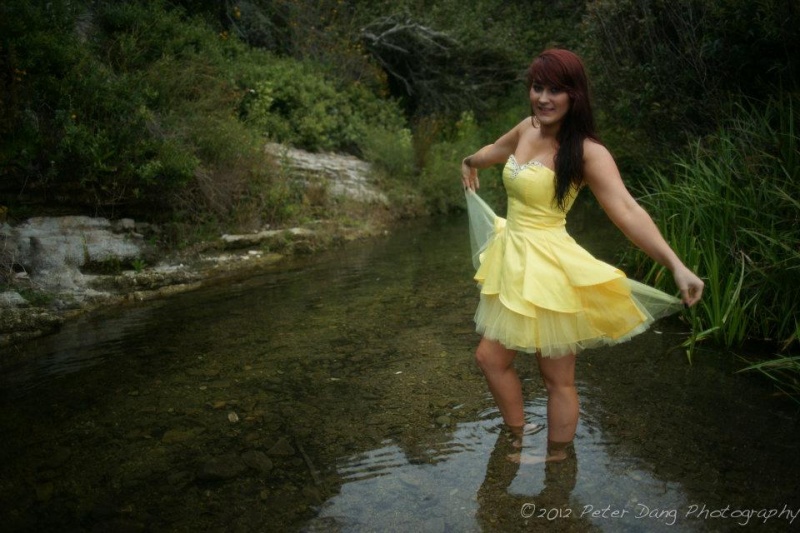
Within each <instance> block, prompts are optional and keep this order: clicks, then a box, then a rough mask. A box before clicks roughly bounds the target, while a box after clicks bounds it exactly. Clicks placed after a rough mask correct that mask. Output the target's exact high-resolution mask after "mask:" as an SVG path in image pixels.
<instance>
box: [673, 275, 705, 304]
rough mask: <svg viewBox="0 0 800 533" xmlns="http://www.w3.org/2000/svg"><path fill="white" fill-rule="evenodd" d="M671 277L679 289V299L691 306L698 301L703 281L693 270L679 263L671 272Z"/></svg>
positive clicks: (701, 292) (701, 294) (701, 293)
mask: <svg viewBox="0 0 800 533" xmlns="http://www.w3.org/2000/svg"><path fill="white" fill-rule="evenodd" d="M672 277H673V278H674V279H675V284H676V285H677V286H678V289H679V290H680V291H681V300H682V301H683V303H684V304H686V305H687V306H688V307H691V306H693V305H694V304H696V303H697V302H698V301H700V298H701V297H702V296H703V287H704V285H705V283H703V280H701V279H700V278H698V277H697V275H695V273H694V272H692V271H691V270H689V269H688V268H686V267H685V266H683V265H681V267H680V268H679V269H677V270H675V272H673V273H672Z"/></svg>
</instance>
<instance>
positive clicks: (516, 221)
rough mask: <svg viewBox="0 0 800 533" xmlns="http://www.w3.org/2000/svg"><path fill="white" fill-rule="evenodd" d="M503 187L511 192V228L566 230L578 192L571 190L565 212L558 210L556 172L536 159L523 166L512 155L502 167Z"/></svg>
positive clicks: (509, 193)
mask: <svg viewBox="0 0 800 533" xmlns="http://www.w3.org/2000/svg"><path fill="white" fill-rule="evenodd" d="M503 184H504V185H505V187H506V192H507V193H508V216H507V218H508V226H509V229H515V228H518V229H521V230H524V229H545V228H555V227H563V226H564V225H565V224H566V215H567V212H569V210H570V208H571V207H572V204H573V203H574V202H575V198H576V197H577V191H576V190H574V189H572V190H571V191H570V193H569V196H568V197H567V201H566V210H565V211H562V210H561V209H559V208H558V206H557V205H556V204H555V201H554V196H555V174H554V172H553V171H552V170H551V169H550V168H548V167H547V166H545V165H543V164H542V163H540V162H539V161H536V160H533V161H529V162H527V163H524V164H522V165H520V164H519V163H518V162H517V159H516V158H515V157H514V155H513V154H512V155H511V156H509V158H508V161H507V162H506V166H505V167H504V168H503Z"/></svg>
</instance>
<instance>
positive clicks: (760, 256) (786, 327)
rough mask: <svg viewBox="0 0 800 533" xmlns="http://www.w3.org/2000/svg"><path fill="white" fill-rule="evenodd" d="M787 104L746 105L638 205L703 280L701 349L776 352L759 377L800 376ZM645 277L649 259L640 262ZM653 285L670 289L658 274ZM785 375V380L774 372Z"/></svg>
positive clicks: (654, 180)
mask: <svg viewBox="0 0 800 533" xmlns="http://www.w3.org/2000/svg"><path fill="white" fill-rule="evenodd" d="M798 111H800V110H799V109H798V105H797V102H796V101H794V100H792V99H790V98H788V97H787V98H786V99H783V100H772V101H769V102H761V103H752V104H750V105H741V106H738V107H737V108H736V109H735V113H734V114H733V116H734V118H732V119H731V120H730V121H728V122H727V123H726V124H724V125H723V127H722V129H720V131H719V132H717V133H716V134H715V135H713V136H709V137H707V138H704V139H702V140H701V141H698V142H697V143H696V144H695V145H694V146H693V147H692V149H691V150H690V151H689V152H688V153H687V154H686V155H681V156H678V157H677V159H676V165H675V172H673V173H667V172H663V171H652V172H651V173H650V174H649V175H648V177H647V180H648V181H647V183H646V186H645V187H644V189H645V190H644V191H643V194H642V196H641V198H640V200H641V202H642V204H643V205H644V206H645V208H646V209H648V211H649V212H650V213H651V214H652V215H653V216H654V218H655V219H656V221H657V223H658V224H659V227H660V228H661V229H662V232H663V233H664V236H665V238H666V239H667V240H668V241H669V242H670V244H671V245H672V247H673V248H674V249H675V251H676V252H677V253H678V255H679V256H680V257H682V258H683V260H684V262H685V263H686V264H687V266H689V267H690V268H692V269H694V270H695V271H696V272H697V273H698V274H699V275H700V276H701V277H703V279H704V281H705V283H706V287H705V292H704V296H703V299H702V301H701V302H700V304H698V306H697V308H696V309H695V310H693V311H692V312H691V318H692V323H693V325H694V333H693V335H692V337H691V338H690V339H689V340H688V341H687V343H686V347H687V348H689V356H690V357H691V355H692V352H693V349H694V347H695V346H696V344H697V343H698V342H701V341H702V342H711V343H714V344H717V345H720V346H724V347H726V348H735V347H740V346H742V345H743V343H745V342H747V341H749V340H759V341H768V342H771V343H773V344H774V345H775V346H776V351H777V352H779V354H778V359H776V360H779V361H783V362H784V363H786V362H787V361H791V362H792V363H793V364H782V365H776V366H771V365H770V364H766V363H763V364H762V363H758V364H753V365H751V366H749V367H748V368H749V369H751V370H760V371H762V372H770V376H771V377H776V376H780V379H781V383H783V384H784V386H788V385H787V383H789V382H791V381H792V380H787V379H786V376H787V375H789V374H792V372H795V373H796V371H797V369H798V366H797V364H796V359H792V358H791V357H790V356H788V355H787V354H788V353H790V352H792V351H796V350H797V349H798V340H797V328H798V311H799V310H800V199H799V198H798V189H800V187H799V186H798V183H799V182H800V139H798V133H799V131H798V129H797V127H796V126H797V124H798V122H800V112H798ZM635 261H636V262H637V264H638V265H639V267H640V268H642V269H644V268H645V265H647V264H648V260H647V259H646V258H645V257H644V256H643V255H642V254H639V253H637V254H636V260H635ZM646 277H647V278H648V279H650V280H652V281H653V282H654V283H656V284H657V285H661V286H662V288H667V286H665V283H667V284H668V283H669V282H667V281H665V280H667V279H669V278H670V276H664V275H663V271H662V269H660V268H650V270H649V272H647V273H646ZM776 368H780V372H776V371H775V369H776Z"/></svg>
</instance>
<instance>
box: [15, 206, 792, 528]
mask: <svg viewBox="0 0 800 533" xmlns="http://www.w3.org/2000/svg"><path fill="white" fill-rule="evenodd" d="M595 209H596V208H594V207H592V206H590V205H583V206H576V208H575V211H574V213H573V214H574V215H575V216H574V217H573V219H572V221H571V226H572V231H573V234H574V235H575V236H576V238H577V239H578V240H579V241H580V242H583V243H585V244H586V245H587V248H589V249H590V250H591V251H593V252H594V253H596V254H597V255H599V256H601V257H604V258H606V259H611V258H612V257H613V250H615V249H617V248H618V246H619V240H618V238H617V237H616V236H615V235H616V234H615V233H614V231H613V230H612V229H611V228H609V227H608V226H607V225H605V223H603V224H600V225H598V224H596V223H595V217H602V214H600V213H598V212H596V210H595ZM603 220H604V219H603ZM465 226H466V222H465V220H463V219H450V220H435V221H429V222H427V223H425V224H413V225H409V226H407V227H404V228H401V229H400V230H398V231H396V232H395V233H394V234H393V235H392V236H390V237H387V238H386V239H384V240H380V241H377V242H375V241H373V242H361V243H353V244H351V245H348V246H346V247H344V248H342V249H339V250H335V251H332V252H329V253H325V254H323V255H321V256H318V257H314V258H310V259H305V260H295V261H293V262H291V263H287V264H284V265H282V266H281V267H280V268H276V269H275V270H272V271H266V272H264V273H263V274H262V275H259V276H255V277H250V278H247V279H241V280H237V281H235V282H231V283H227V284H225V285H224V286H216V287H209V288H206V289H203V290H201V291H197V292H194V293H190V294H183V295H179V296H176V297H173V298H170V299H165V300H162V301H159V302H150V303H145V304H142V305H138V306H136V307H132V308H127V309H119V310H115V311H111V312H104V313H98V314H94V315H91V316H86V317H84V318H82V319H80V320H77V321H75V322H72V323H70V324H68V325H67V326H65V327H64V329H63V330H62V331H61V332H60V333H58V334H57V335H54V336H51V337H47V338H44V339H40V340H38V341H35V342H31V343H29V344H28V345H26V346H25V347H23V348H19V349H17V351H16V353H14V357H13V358H12V359H13V360H16V361H21V362H19V363H16V364H14V365H10V366H9V365H7V366H6V367H5V368H3V369H2V373H0V407H1V408H0V432H1V433H0V435H2V436H0V439H2V443H1V445H0V516H2V517H3V519H2V520H3V526H2V529H3V530H8V531H123V530H124V531H128V530H134V531H136V530H146V531H298V530H301V531H359V532H360V531H432V532H435V531H442V532H445V531H459V532H460V531H530V530H532V529H535V528H537V527H547V528H549V529H552V530H554V531H729V530H736V529H740V528H741V527H743V526H742V525H741V524H746V527H747V528H748V529H750V528H752V529H757V530H759V531H761V530H763V531H785V530H786V529H787V528H790V527H791V526H790V521H791V520H793V517H794V516H795V514H796V513H798V511H800V497H798V495H797V492H796V480H797V479H798V475H799V474H800V466H798V461H797V455H798V454H797V451H798V450H797V423H796V416H795V415H796V412H794V411H792V406H789V405H786V404H782V403H780V402H779V401H778V400H777V399H774V398H772V397H771V396H770V394H771V390H770V389H768V388H766V387H764V386H762V385H761V384H760V383H755V382H753V380H752V378H749V377H745V376H740V375H733V374H732V373H731V372H730V369H729V368H727V367H726V365H725V363H724V355H723V354H714V353H709V354H704V355H703V357H702V358H700V360H699V362H698V363H697V364H695V366H693V367H690V366H689V365H687V363H686V360H685V358H684V356H683V355H681V354H680V353H678V352H676V351H675V350H672V347H673V346H675V345H677V344H678V343H679V342H680V340H681V339H682V338H683V337H684V336H685V333H686V332H685V328H684V326H683V325H682V324H681V323H680V322H679V321H678V320H677V319H668V320H664V321H661V322H659V323H658V324H657V325H656V327H655V328H653V330H651V331H649V332H647V333H645V334H644V335H642V336H640V337H637V338H636V339H634V340H633V341H631V342H629V343H627V344H625V345H623V346H619V347H616V348H612V349H602V350H596V351H592V352H587V353H585V354H584V355H582V356H581V357H579V360H578V380H579V382H578V386H579V389H580V394H581V398H582V404H581V410H582V413H581V416H582V418H581V423H580V425H579V427H578V433H577V437H576V441H575V453H574V455H573V456H571V457H570V458H569V459H568V460H566V461H565V462H563V463H558V464H554V463H550V464H543V463H541V462H539V459H540V458H541V456H542V455H543V453H544V447H545V441H546V431H541V432H539V433H536V434H534V435H530V436H526V437H525V438H524V440H523V441H522V442H521V443H520V442H516V441H515V440H514V439H511V438H510V437H509V436H508V435H507V434H506V433H505V432H504V431H502V430H501V424H500V417H499V414H498V412H497V410H496V409H495V408H494V406H493V402H492V400H491V398H490V397H489V395H488V393H487V391H486V386H485V384H484V382H483V379H482V377H481V376H480V374H479V372H478V371H477V369H476V368H475V366H474V364H473V361H472V353H473V350H474V348H475V346H476V344H477V337H476V335H475V334H474V332H473V329H472V323H471V317H472V313H473V311H474V307H475V305H476V300H477V295H476V291H475V287H474V286H473V284H472V282H471V281H470V277H471V272H470V261H469V251H468V240H467V238H466V232H465ZM7 355H8V354H6V356H7ZM8 359H9V358H8V357H5V356H4V357H3V358H2V359H0V360H8ZM517 363H518V365H517V366H518V369H519V370H520V373H521V376H522V377H523V380H524V386H525V395H526V399H527V403H526V412H527V415H528V416H527V418H528V421H529V422H534V423H538V424H544V423H545V417H546V407H545V403H544V397H543V391H542V384H541V381H540V379H539V377H538V374H537V372H536V371H535V368H534V367H535V365H534V364H533V363H534V362H533V359H532V358H530V357H525V356H523V357H520V358H519V359H518V361H517ZM512 454H521V457H522V461H521V462H512V461H510V460H509V456H510V455H512ZM750 510H753V513H759V512H760V514H753V515H748V514H747V513H749V512H750ZM789 512H791V514H789ZM769 513H774V515H773V516H767V515H768V514H769ZM798 524H800V519H798V520H796V521H794V522H793V524H792V525H795V526H796V525H798Z"/></svg>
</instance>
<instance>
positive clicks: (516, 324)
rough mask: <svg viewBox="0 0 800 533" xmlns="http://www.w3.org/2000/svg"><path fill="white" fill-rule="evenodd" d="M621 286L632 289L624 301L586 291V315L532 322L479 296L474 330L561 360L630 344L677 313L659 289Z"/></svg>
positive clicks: (550, 315)
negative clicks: (604, 347) (652, 326)
mask: <svg viewBox="0 0 800 533" xmlns="http://www.w3.org/2000/svg"><path fill="white" fill-rule="evenodd" d="M621 282H622V283H625V284H626V285H628V286H629V288H630V295H629V296H628V297H627V298H620V297H619V295H618V294H617V293H616V291H614V290H611V291H609V290H608V289H603V288H602V287H586V288H585V290H583V291H582V292H584V294H583V295H582V297H583V298H584V301H586V303H587V307H586V309H585V310H582V311H577V312H568V313H563V312H558V311H552V310H548V309H544V308H537V309H536V312H535V316H530V315H527V314H521V313H517V312H515V311H512V310H511V309H510V308H509V307H508V306H506V305H505V304H504V303H503V302H502V301H501V297H500V296H499V295H497V294H481V297H480V303H479V304H478V309H477V311H476V312H475V324H476V330H477V332H478V333H480V334H481V335H482V336H484V337H485V338H487V339H491V340H495V341H498V342H500V343H501V344H503V345H504V346H505V347H507V348H509V349H512V350H518V351H523V352H529V353H537V352H538V353H540V354H541V355H542V356H543V357H562V356H565V355H569V354H577V353H579V352H581V351H582V350H584V349H587V348H597V347H600V346H610V345H614V344H619V343H621V342H625V341H627V340H630V339H631V338H632V337H633V336H635V335H638V334H639V333H642V332H643V331H645V330H646V329H647V328H648V327H649V326H650V325H651V324H652V323H653V322H654V321H656V320H658V319H659V318H661V317H664V316H667V315H670V314H672V313H675V312H676V311H677V310H678V309H679V308H680V301H679V300H678V299H677V298H674V297H672V296H669V295H667V294H665V293H663V292H661V291H659V290H657V289H654V288H652V287H649V286H647V285H644V284H642V283H639V282H637V281H635V280H631V279H627V278H623V279H622V280H621ZM609 295H610V298H607V297H608V296H609ZM603 300H605V303H601V302H602V301H603Z"/></svg>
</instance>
